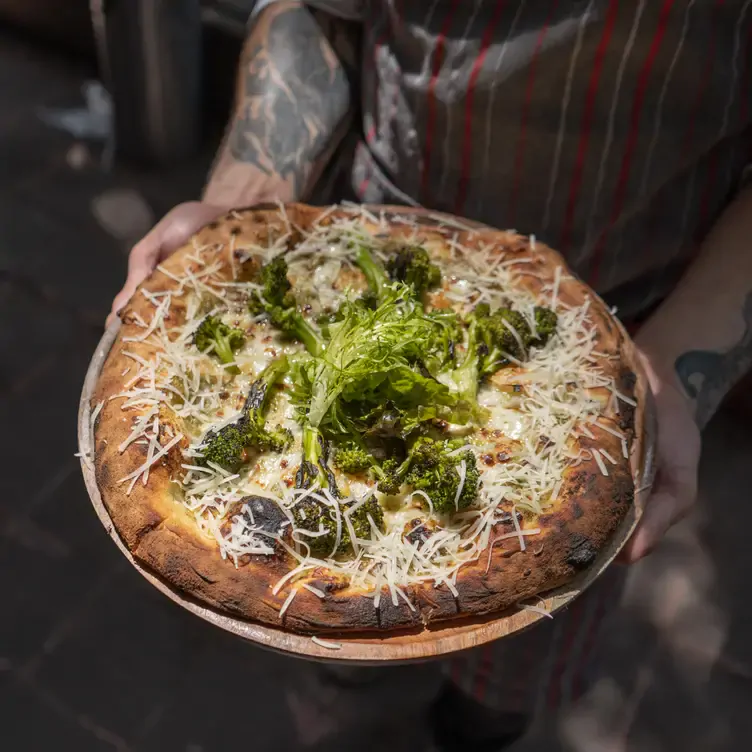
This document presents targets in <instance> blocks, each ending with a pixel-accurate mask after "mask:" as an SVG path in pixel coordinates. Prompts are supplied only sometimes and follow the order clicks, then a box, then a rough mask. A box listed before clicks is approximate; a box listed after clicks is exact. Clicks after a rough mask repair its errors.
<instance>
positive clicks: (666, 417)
mask: <svg viewBox="0 0 752 752" xmlns="http://www.w3.org/2000/svg"><path fill="white" fill-rule="evenodd" d="M637 343H638V346H639V344H640V343H639V337H638V338H637ZM641 354H642V359H643V363H644V365H645V370H646V371H647V375H648V381H649V382H650V386H651V388H652V390H653V394H654V396H655V406H656V412H657V419H658V445H657V451H656V462H657V474H656V477H655V480H654V482H653V488H652V492H651V494H650V497H649V498H648V501H647V504H646V505H645V510H644V512H643V514H642V518H641V519H640V521H639V523H638V525H637V529H636V530H635V532H634V534H633V535H632V537H631V538H630V539H629V541H628V542H627V545H626V546H625V547H624V549H623V550H622V552H621V554H620V556H619V560H620V561H621V562H622V563H626V564H632V563H634V562H635V561H637V560H639V559H641V558H642V557H643V556H646V555H647V554H649V553H650V552H651V551H652V550H653V548H655V546H656V545H657V544H658V543H659V542H660V541H661V539H662V538H663V536H664V535H665V534H666V532H667V531H668V529H669V528H670V527H671V526H672V525H674V524H675V523H676V522H678V521H679V520H680V519H681V518H682V517H684V515H686V514H687V512H689V510H690V509H691V508H692V506H693V504H694V502H695V498H696V496H697V468H698V464H699V461H700V431H699V429H698V428H697V424H696V423H695V419H694V414H693V410H692V404H691V402H690V401H689V399H688V398H687V397H686V396H685V395H684V393H683V392H682V391H681V389H680V387H679V386H678V383H677V382H676V380H675V377H674V376H673V375H672V372H671V369H670V367H665V368H661V367H660V366H659V362H660V361H659V359H658V358H657V357H652V356H651V355H650V354H649V352H648V350H647V349H646V348H643V349H642V350H641Z"/></svg>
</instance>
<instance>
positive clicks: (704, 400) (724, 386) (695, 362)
mask: <svg viewBox="0 0 752 752" xmlns="http://www.w3.org/2000/svg"><path fill="white" fill-rule="evenodd" d="M743 316H744V334H743V335H742V338H741V339H740V340H739V342H738V343H737V344H736V345H734V346H733V347H732V348H731V349H730V350H728V351H726V352H725V353H720V352H714V351H712V350H691V351H690V352H686V353H684V354H683V355H680V356H679V357H678V358H677V359H676V362H675V363H674V367H675V368H676V372H677V374H678V375H679V379H680V380H681V383H682V385H683V386H684V389H685V390H686V392H687V394H688V395H689V396H690V397H691V398H692V399H694V400H695V402H696V409H695V415H696V418H697V422H698V423H699V424H700V426H704V425H705V423H707V422H708V420H709V419H710V417H711V416H712V415H713V412H714V411H715V410H716V408H717V407H718V405H719V404H720V402H721V400H722V399H723V397H724V396H725V394H726V393H727V392H728V390H729V389H730V388H731V387H732V386H733V385H734V384H735V383H736V382H737V381H738V380H739V379H740V378H741V377H742V376H744V374H745V373H746V372H747V371H748V370H749V369H750V366H752V292H750V293H749V294H748V295H747V297H746V298H745V301H744V310H743Z"/></svg>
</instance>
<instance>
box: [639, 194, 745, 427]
mask: <svg viewBox="0 0 752 752" xmlns="http://www.w3.org/2000/svg"><path fill="white" fill-rule="evenodd" d="M640 340H641V342H642V344H643V347H644V348H646V349H647V350H648V351H649V352H651V353H653V356H652V357H653V358H654V359H655V360H656V361H657V362H658V363H659V364H660V366H659V367H660V369H661V370H663V371H666V372H669V371H672V372H673V373H672V376H673V377H675V378H676V379H677V380H678V382H679V384H680V385H681V388H682V390H683V391H684V392H685V393H686V394H687V396H688V397H689V398H690V399H691V400H692V405H693V409H694V413H695V418H696V420H697V423H698V425H699V426H700V427H703V426H704V425H705V424H706V423H707V422H708V420H709V419H710V418H711V417H712V415H713V413H714V412H715V410H716V409H717V408H718V405H719V404H720V403H721V400H722V399H723V397H724V396H725V395H726V394H727V393H728V391H729V390H730V389H731V388H732V387H733V386H734V385H735V384H736V383H737V381H738V380H739V379H740V378H742V377H743V376H744V375H745V374H746V373H747V372H748V371H749V370H750V368H751V367H752V189H747V190H746V191H745V192H743V193H742V194H741V195H740V196H739V198H738V199H737V200H736V201H735V202H734V203H733V204H732V205H731V206H730V207H729V209H728V210H727V211H726V212H725V213H724V215H723V216H722V217H721V219H720V220H719V221H718V223H717V224H716V226H715V227H714V228H713V230H712V232H711V233H710V234H709V236H708V238H707V239H706V240H705V242H704V243H703V246H702V249H701V251H700V254H699V256H698V258H697V260H696V261H695V263H694V264H693V265H692V267H691V268H690V270H689V272H688V273H687V274H686V276H685V277H684V279H683V280H682V281H681V283H680V284H679V286H678V288H677V289H676V290H675V292H674V293H673V294H672V295H671V296H670V297H669V299H668V300H667V301H666V303H665V304H664V305H663V306H662V307H661V308H660V310H659V311H658V312H657V313H656V315H655V316H653V317H652V318H651V320H650V321H649V322H648V324H647V325H646V326H645V328H644V330H643V331H642V332H640ZM667 375H668V374H667Z"/></svg>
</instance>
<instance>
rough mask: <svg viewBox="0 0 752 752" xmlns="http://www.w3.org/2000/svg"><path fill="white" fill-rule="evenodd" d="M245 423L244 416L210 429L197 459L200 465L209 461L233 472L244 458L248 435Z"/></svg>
mask: <svg viewBox="0 0 752 752" xmlns="http://www.w3.org/2000/svg"><path fill="white" fill-rule="evenodd" d="M246 429H247V423H246V421H245V419H244V418H241V419H240V420H238V421H236V422H235V423H230V424H229V425H227V426H224V427H222V428H220V429H219V430H218V431H210V432H209V433H208V434H207V435H206V436H205V438H204V442H203V444H202V445H201V450H200V451H201V452H202V455H201V457H200V458H199V459H198V461H199V463H200V464H201V465H208V464H209V463H210V462H212V463H214V464H216V465H219V466H220V467H223V468H225V469H226V470H229V471H230V472H235V471H236V470H237V469H238V468H239V467H240V466H241V465H242V464H243V462H245V460H246V456H247V455H246V446H247V445H248V440H247V439H248V437H247V433H246Z"/></svg>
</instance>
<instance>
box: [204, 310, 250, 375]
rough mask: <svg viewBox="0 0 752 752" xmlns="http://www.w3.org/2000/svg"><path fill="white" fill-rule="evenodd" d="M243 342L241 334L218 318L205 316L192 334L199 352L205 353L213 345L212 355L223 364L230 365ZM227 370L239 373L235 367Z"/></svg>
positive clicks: (238, 330) (243, 336)
mask: <svg viewBox="0 0 752 752" xmlns="http://www.w3.org/2000/svg"><path fill="white" fill-rule="evenodd" d="M244 342H245V335H244V334H243V332H242V331H241V330H240V329H234V328H232V327H230V326H228V325H227V324H225V323H224V322H223V321H222V320H221V319H220V318H219V316H207V317H206V318H205V319H204V320H203V321H202V322H201V323H200V324H199V325H198V328H197V329H196V331H195V332H194V333H193V344H194V345H196V347H197V348H198V349H199V350H201V352H205V351H206V350H208V349H209V348H210V347H212V345H213V346H214V349H213V353H214V354H215V355H216V356H217V357H218V358H219V359H220V360H221V361H222V362H223V363H232V362H233V361H234V360H235V355H234V352H235V351H236V350H238V349H239V348H240V347H242V346H243V343H244ZM227 370H228V371H231V372H233V373H239V371H238V369H237V367H235V366H232V367H231V368H228V369H227Z"/></svg>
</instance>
